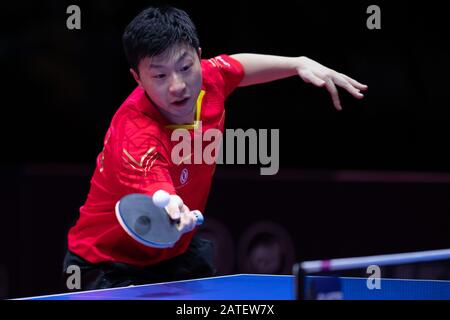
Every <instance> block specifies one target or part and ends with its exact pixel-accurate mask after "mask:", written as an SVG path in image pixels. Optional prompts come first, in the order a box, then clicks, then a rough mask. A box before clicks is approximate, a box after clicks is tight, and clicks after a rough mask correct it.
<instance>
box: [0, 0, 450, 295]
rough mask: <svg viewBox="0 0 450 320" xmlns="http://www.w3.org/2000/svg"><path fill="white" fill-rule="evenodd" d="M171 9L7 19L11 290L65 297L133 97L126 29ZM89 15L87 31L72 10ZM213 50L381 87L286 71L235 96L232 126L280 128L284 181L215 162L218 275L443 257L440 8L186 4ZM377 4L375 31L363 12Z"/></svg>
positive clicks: (4, 62) (4, 262)
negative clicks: (305, 62)
mask: <svg viewBox="0 0 450 320" xmlns="http://www.w3.org/2000/svg"><path fill="white" fill-rule="evenodd" d="M163 3H167V2H163V1H158V2H157V1H132V2H131V1H100V0H94V1H75V2H72V1H70V2H69V1H39V2H37V1H36V2H31V1H15V2H7V3H5V4H4V5H3V6H2V9H1V13H0V14H1V29H0V34H1V37H0V39H1V40H0V41H1V42H0V61H1V66H2V71H3V72H2V78H3V81H2V90H1V92H2V96H1V105H2V109H1V125H0V134H1V138H2V140H1V141H2V146H1V157H0V177H1V181H2V184H1V189H0V190H1V198H0V199H1V200H2V211H1V212H2V218H3V219H2V222H1V223H0V297H20V296H25V295H36V294H46V293H55V292H59V291H61V290H62V289H61V287H60V285H59V276H60V269H61V260H62V256H63V253H64V246H65V239H66V233H67V230H68V229H69V228H70V226H71V225H72V224H73V223H74V221H75V220H76V218H77V214H78V212H77V210H78V208H79V206H81V205H82V204H83V202H84V199H85V197H86V194H87V192H88V190H89V181H90V177H91V173H92V171H93V169H94V164H95V158H96V156H97V154H98V153H99V152H100V151H101V148H102V143H103V136H104V134H105V132H106V130H107V128H108V126H109V122H110V120H111V117H112V116H113V114H114V112H115V111H116V110H117V108H118V107H119V106H120V104H121V103H122V101H123V100H124V99H125V98H126V97H127V95H128V94H129V93H130V91H131V90H132V89H133V88H134V86H135V83H134V80H133V79H132V77H131V75H130V74H129V71H128V66H127V63H126V61H125V57H124V53H123V49H122V44H121V35H122V32H123V30H124V28H125V26H126V25H127V24H128V22H129V21H130V20H131V19H132V18H133V17H134V16H135V15H136V14H137V13H138V12H139V11H140V10H141V9H143V8H145V7H147V6H148V5H152V4H153V5H157V4H163ZM71 4H77V5H79V6H80V8H81V30H68V29H67V28H66V19H67V17H68V14H66V8H67V7H68V6H69V5H71ZM170 4H172V5H174V6H178V7H180V8H182V9H185V10H186V11H187V12H188V13H189V14H190V16H191V18H192V19H193V21H194V23H195V24H196V25H197V29H198V32H199V36H200V41H201V46H202V49H203V56H204V57H205V58H209V57H213V56H215V55H218V54H221V53H227V54H233V53H239V52H254V53H265V54H276V55H286V56H299V55H306V56H308V57H311V58H312V59H314V60H316V61H318V62H320V63H322V64H324V65H326V66H328V67H331V68H333V69H335V70H337V71H340V72H343V73H345V74H347V75H349V76H351V77H353V78H355V79H357V80H358V81H360V82H363V83H365V84H367V85H368V86H369V91H368V92H367V94H366V97H365V99H363V100H361V101H358V100H355V99H353V98H352V97H351V96H350V95H349V94H347V93H346V92H343V91H341V100H342V104H343V106H344V110H343V111H342V112H337V111H336V110H335V109H334V108H333V105H332V103H331V99H330V97H329V95H328V93H327V92H326V90H324V89H318V88H314V87H313V86H312V85H309V84H305V83H303V82H302V81H301V79H300V78H296V77H293V78H290V79H285V80H281V81H277V82H273V83H269V84H263V85H258V86H254V87H247V88H240V89H238V90H237V91H236V92H234V93H233V95H232V96H231V97H230V98H229V100H228V102H227V120H226V126H227V127H228V128H242V129H247V128H265V129H280V165H281V167H280V172H279V174H278V175H277V176H274V177H267V176H266V177H265V176H259V175H258V172H259V167H258V166H245V165H240V166H219V167H218V170H217V176H216V179H215V182H214V185H213V188H212V191H211V197H210V199H209V203H208V208H207V212H208V217H211V218H208V223H207V224H206V225H205V228H204V230H203V231H202V232H204V234H205V236H208V237H210V238H212V239H213V240H214V241H215V242H216V244H217V246H218V248H220V250H221V253H222V254H221V256H220V257H218V258H217V259H218V262H219V263H220V267H219V271H220V272H221V273H235V272H253V273H260V272H261V273H290V268H291V265H292V263H293V262H294V261H298V260H305V259H324V258H332V257H346V256H354V255H368V254H380V253H393V252H403V251H414V250H427V249H438V248H445V247H448V246H449V245H448V243H449V236H448V234H449V227H448V222H449V219H448V215H449V213H450V212H449V204H448V201H447V199H448V198H449V191H450V190H449V189H450V184H449V183H450V178H449V176H450V153H449V152H448V141H449V138H450V126H449V125H448V119H449V116H450V109H449V103H448V91H449V90H448V88H447V87H448V83H447V82H448V81H447V79H448V75H449V66H448V61H447V60H448V56H449V49H448V46H447V45H446V44H447V42H448V38H449V32H448V30H449V27H448V25H447V16H446V11H445V10H444V8H443V7H442V6H443V4H442V2H437V1H435V2H427V3H426V4H418V3H417V2H412V1H411V2H409V1H395V2H389V3H388V2H386V3H385V2H380V1H377V2H372V1H354V2H347V1H346V2H332V1H276V2H268V3H264V2H256V1H255V2H254V1H234V2H233V1H226V2H212V1H173V2H170ZM371 4H377V5H379V6H380V8H381V24H382V25H381V26H382V28H381V30H368V29H367V27H366V19H367V17H368V14H367V13H366V8H367V7H368V6H369V5H371Z"/></svg>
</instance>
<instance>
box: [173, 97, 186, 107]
mask: <svg viewBox="0 0 450 320" xmlns="http://www.w3.org/2000/svg"><path fill="white" fill-rule="evenodd" d="M189 99H190V98H189V97H186V98H183V99H180V100H176V101H174V102H172V104H173V105H175V106H177V107H182V106H184V105H185V104H186V103H187V102H188V101H189Z"/></svg>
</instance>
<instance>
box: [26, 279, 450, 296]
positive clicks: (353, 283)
mask: <svg viewBox="0 0 450 320" xmlns="http://www.w3.org/2000/svg"><path fill="white" fill-rule="evenodd" d="M307 278H308V280H309V281H311V280H326V278H327V277H322V276H307ZM336 281H338V282H339V284H340V288H341V290H342V296H341V298H342V299H344V300H450V281H448V280H409V279H408V280H403V279H381V282H380V284H381V286H380V288H379V289H369V288H368V286H367V278H356V277H336V278H335V279H334V282H336ZM295 288H296V277H295V276H293V275H261V274H237V275H228V276H218V277H211V278H203V279H194V280H183V281H174V282H167V283H158V284H148V285H139V286H129V287H124V288H113V289H104V290H94V291H85V292H74V293H66V294H56V295H47V296H37V297H30V298H23V299H21V300H295V299H296V292H295Z"/></svg>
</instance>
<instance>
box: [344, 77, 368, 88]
mask: <svg viewBox="0 0 450 320" xmlns="http://www.w3.org/2000/svg"><path fill="white" fill-rule="evenodd" d="M341 75H342V76H343V77H344V78H345V80H347V81H348V82H349V83H350V84H351V85H352V86H354V87H355V88H357V89H359V90H363V91H364V90H367V88H368V87H367V86H366V85H365V84H361V83H359V82H358V81H356V80H355V79H352V78H350V77H349V76H346V75H345V74H341Z"/></svg>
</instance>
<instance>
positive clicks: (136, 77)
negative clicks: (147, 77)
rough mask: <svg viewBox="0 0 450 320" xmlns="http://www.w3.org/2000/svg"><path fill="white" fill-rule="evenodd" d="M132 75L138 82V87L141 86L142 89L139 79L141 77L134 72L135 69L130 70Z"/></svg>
mask: <svg viewBox="0 0 450 320" xmlns="http://www.w3.org/2000/svg"><path fill="white" fill-rule="evenodd" d="M130 73H131V74H132V75H133V78H134V80H136V82H137V83H138V85H140V86H141V87H142V83H141V79H140V78H139V75H138V74H137V72H136V71H134V69H133V68H130Z"/></svg>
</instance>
